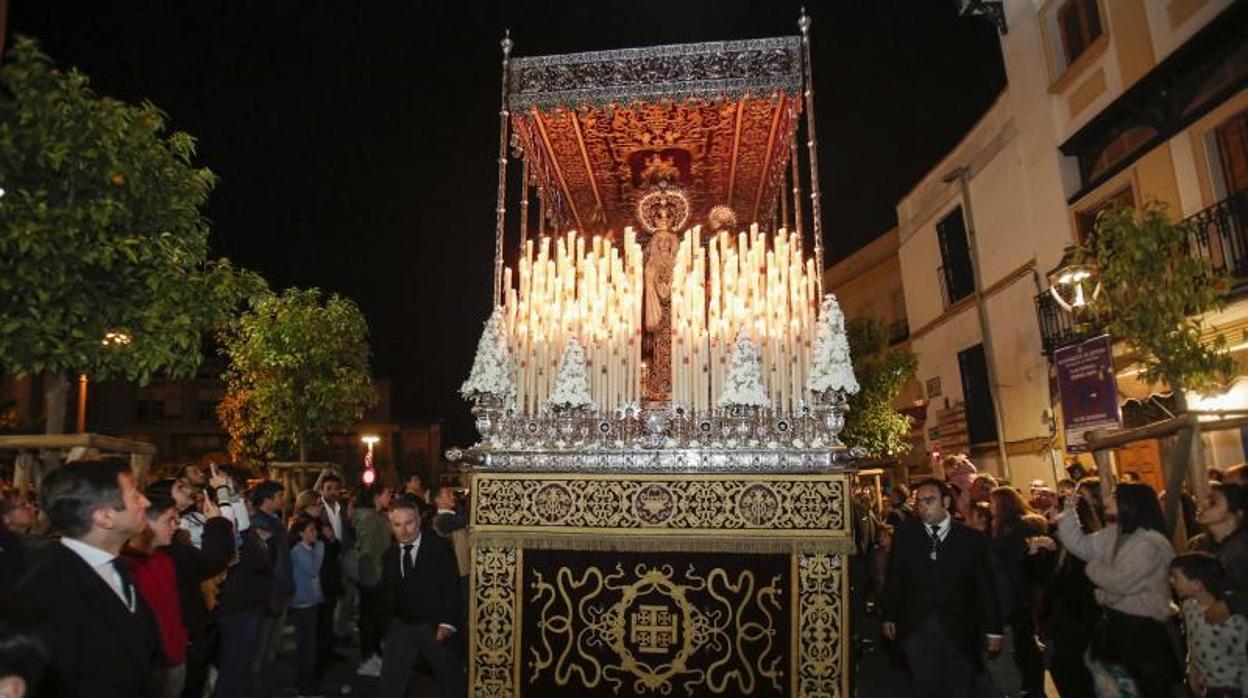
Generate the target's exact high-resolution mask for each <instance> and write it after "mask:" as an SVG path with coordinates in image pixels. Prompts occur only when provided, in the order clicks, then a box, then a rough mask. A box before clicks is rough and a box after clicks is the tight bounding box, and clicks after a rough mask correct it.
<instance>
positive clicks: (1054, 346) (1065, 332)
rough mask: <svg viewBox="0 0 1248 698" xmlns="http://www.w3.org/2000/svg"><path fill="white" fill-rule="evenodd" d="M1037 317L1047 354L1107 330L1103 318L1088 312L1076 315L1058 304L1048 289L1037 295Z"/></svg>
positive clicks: (1041, 341) (1041, 340) (1042, 343)
mask: <svg viewBox="0 0 1248 698" xmlns="http://www.w3.org/2000/svg"><path fill="white" fill-rule="evenodd" d="M1036 318H1037V319H1039V321H1040V343H1041V345H1042V346H1043V350H1044V353H1045V354H1046V355H1049V354H1052V353H1053V352H1055V351H1057V350H1058V349H1061V348H1062V347H1064V346H1066V345H1068V344H1074V343H1075V342H1080V341H1083V340H1085V339H1088V338H1091V337H1095V336H1096V335H1098V334H1100V333H1101V332H1103V331H1104V330H1105V324H1104V322H1103V321H1102V320H1101V318H1099V317H1098V316H1096V315H1094V314H1091V313H1088V312H1083V313H1079V315H1078V316H1076V314H1075V313H1072V312H1070V311H1068V310H1065V309H1064V308H1062V307H1061V306H1060V305H1058V304H1057V301H1056V300H1055V299H1054V298H1053V296H1052V295H1051V294H1050V293H1049V292H1048V291H1045V292H1043V293H1041V294H1039V295H1037V296H1036Z"/></svg>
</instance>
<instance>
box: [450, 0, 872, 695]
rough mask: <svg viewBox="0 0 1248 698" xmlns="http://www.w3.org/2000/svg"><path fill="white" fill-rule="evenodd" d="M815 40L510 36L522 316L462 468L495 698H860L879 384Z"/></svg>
mask: <svg viewBox="0 0 1248 698" xmlns="http://www.w3.org/2000/svg"><path fill="white" fill-rule="evenodd" d="M798 26H799V29H800V35H798V36H789V37H779V38H769V39H760V40H749V41H727V42H715V43H701V44H687V45H677V46H655V47H648V48H639V49H627V50H612V51H602V52H594V53H581V54H574V55H553V56H536V57H524V58H513V57H512V56H511V50H512V42H511V40H510V38H506V39H504V40H503V43H502V49H503V63H502V68H503V81H502V108H501V109H500V114H499V116H500V119H499V159H498V200H497V226H496V245H495V251H494V274H493V283H494V296H493V297H494V299H495V305H494V308H493V311H492V313H491V315H490V316H489V318H488V320H487V321H486V322H485V328H484V332H483V333H482V335H481V339H480V342H479V344H478V348H477V354H476V357H475V360H474V362H473V366H472V371H471V374H470V376H469V378H468V380H467V382H465V383H464V385H463V388H462V390H461V393H462V395H463V396H464V398H465V399H467V400H469V401H470V402H471V403H472V404H473V414H474V415H475V416H476V425H477V428H478V430H479V432H480V435H481V440H480V442H479V443H477V444H476V445H474V446H472V447H469V448H465V449H452V450H451V451H450V452H448V457H449V459H450V460H452V461H455V462H457V463H459V464H460V466H461V467H462V469H463V471H464V472H465V474H466V478H467V480H468V482H469V486H470V490H471V508H470V512H471V513H470V524H469V525H470V529H469V530H470V533H471V540H472V573H471V587H470V609H469V615H468V618H469V623H468V624H469V626H470V636H469V646H470V657H469V672H470V684H471V687H472V694H473V695H474V696H479V697H491V698H493V697H498V698H501V697H504V696H509V697H515V696H525V697H532V698H537V697H542V696H591V695H604V696H607V695H609V696H647V695H655V696H702V695H714V696H843V695H846V694H847V690H846V687H847V682H846V679H847V676H846V657H847V649H848V647H847V644H848V628H847V626H846V621H847V611H848V608H847V574H846V571H847V570H846V555H848V554H849V552H850V550H851V548H852V543H851V534H850V509H849V507H850V495H851V485H852V472H851V470H850V468H849V466H848V463H849V462H850V461H851V460H852V454H851V453H850V452H849V450H848V449H846V448H845V446H844V445H843V444H842V443H841V441H840V440H839V438H838V434H839V432H840V430H841V427H842V425H843V424H844V416H845V410H846V397H847V395H849V394H851V393H853V392H855V391H856V390H857V389H858V386H857V383H856V381H855V379H854V375H853V371H852V369H851V367H850V357H849V350H848V344H847V342H846V338H845V332H844V319H843V316H842V315H841V311H840V309H839V308H838V307H837V304H836V300H835V298H833V297H831V296H824V295H823V294H822V288H821V278H820V272H821V270H822V269H823V242H822V237H823V231H822V221H821V211H820V200H819V199H820V192H819V178H818V174H817V173H818V158H817V139H816V133H815V123H814V119H813V114H814V110H813V105H814V92H813V88H812V81H811V65H810V33H809V30H810V20H809V18H808V17H806V16H805V15H803V16H802V18H801V20H800V21H799V24H798ZM803 115H804V116H805V119H804V124H803V123H802V121H803V119H802V116H803ZM803 140H804V143H802V144H800V147H799V141H803ZM803 151H804V154H805V158H804V159H805V167H803V164H802V160H803V158H802V154H803ZM516 170H519V175H520V176H519V180H518V181H519V182H520V186H519V192H516V191H515V189H516V187H514V186H513V187H512V188H511V189H512V191H511V197H509V192H508V186H507V185H508V179H509V175H511V176H512V178H513V179H514V175H515V174H516ZM517 194H518V196H517ZM514 199H518V207H517V206H516V202H515V201H514ZM508 204H512V206H513V208H512V210H518V216H517V217H518V221H517V220H509V219H508V217H507V211H508Z"/></svg>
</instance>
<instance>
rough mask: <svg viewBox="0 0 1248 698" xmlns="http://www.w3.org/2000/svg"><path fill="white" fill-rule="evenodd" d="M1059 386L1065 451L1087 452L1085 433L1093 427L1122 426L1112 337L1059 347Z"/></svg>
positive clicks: (1057, 355) (1055, 358) (1057, 363)
mask: <svg viewBox="0 0 1248 698" xmlns="http://www.w3.org/2000/svg"><path fill="white" fill-rule="evenodd" d="M1053 360H1054V363H1055V364H1056V366H1057V389H1058V393H1059V394H1060V395H1061V399H1062V417H1063V420H1062V421H1063V422H1065V430H1066V452H1067V453H1086V452H1087V450H1088V449H1087V446H1086V445H1085V444H1084V440H1083V435H1084V433H1085V432H1088V431H1091V430H1092V429H1104V428H1108V427H1121V426H1122V413H1121V412H1119V410H1118V383H1117V380H1116V378H1115V376H1114V352H1113V340H1112V339H1110V337H1109V335H1107V334H1103V335H1101V336H1099V337H1094V338H1092V339H1089V340H1087V341H1084V342H1080V343H1079V344H1074V345H1071V346H1068V347H1063V348H1061V349H1058V350H1057V352H1056V353H1055V354H1054V355H1053Z"/></svg>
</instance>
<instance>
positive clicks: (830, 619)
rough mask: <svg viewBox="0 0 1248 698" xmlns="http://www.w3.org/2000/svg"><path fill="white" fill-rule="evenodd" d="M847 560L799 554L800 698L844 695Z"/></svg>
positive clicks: (798, 671)
mask: <svg viewBox="0 0 1248 698" xmlns="http://www.w3.org/2000/svg"><path fill="white" fill-rule="evenodd" d="M844 559H845V558H844V556H841V555H824V554H814V555H805V554H799V555H798V556H797V588H798V593H797V603H798V628H799V631H798V637H799V641H798V646H799V647H800V650H799V653H798V660H797V675H798V680H797V696H798V698H838V697H839V696H841V695H843V694H842V687H843V678H844V677H843V676H842V671H843V669H842V661H841V659H842V654H843V650H844V647H843V643H844V641H845V638H844V637H843V631H844V628H845V626H844V609H843V608H842V605H841V592H842V584H843V580H844V574H845V570H844V566H843V563H844Z"/></svg>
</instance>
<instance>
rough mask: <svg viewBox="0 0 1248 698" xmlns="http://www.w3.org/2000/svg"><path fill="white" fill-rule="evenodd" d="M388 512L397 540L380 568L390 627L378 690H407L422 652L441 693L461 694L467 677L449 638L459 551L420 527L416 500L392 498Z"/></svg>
mask: <svg viewBox="0 0 1248 698" xmlns="http://www.w3.org/2000/svg"><path fill="white" fill-rule="evenodd" d="M389 518H390V530H391V531H393V532H394V539H395V544H394V545H392V546H390V549H389V550H387V551H386V556H385V558H384V560H383V561H382V568H381V595H382V599H381V608H382V615H383V617H385V618H388V619H389V628H388V629H387V631H386V644H385V648H386V650H385V656H384V657H383V658H382V663H381V690H380V692H379V695H380V696H381V698H403V697H404V696H406V695H407V688H408V683H409V682H410V681H411V678H412V669H413V666H414V664H415V662H416V659H417V657H424V659H425V661H426V662H428V663H429V666H430V667H432V668H433V674H434V679H435V680H436V681H437V684H438V690H439V691H440V692H441V694H442V696H443V698H463V696H464V694H465V693H466V692H467V680H466V678H465V676H464V670H463V668H462V667H461V666H460V664H459V661H458V660H456V658H455V655H454V654H453V653H452V652H451V648H450V647H449V643H448V641H449V640H450V638H451V636H452V635H453V634H454V633H455V632H456V627H455V622H456V619H457V618H458V617H459V575H458V573H457V571H456V568H455V557H454V555H453V554H452V553H451V550H450V546H449V545H447V544H446V541H444V540H443V539H442V538H441V537H439V536H438V535H436V534H432V533H428V534H423V533H421V519H420V513H419V512H418V511H417V509H416V504H415V503H414V502H411V501H409V500H407V499H406V498H403V497H400V498H398V499H395V500H393V503H392V504H391V505H390V513H389Z"/></svg>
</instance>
